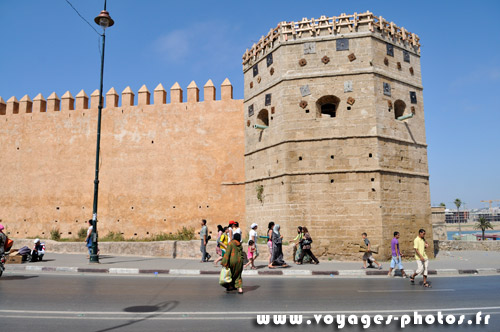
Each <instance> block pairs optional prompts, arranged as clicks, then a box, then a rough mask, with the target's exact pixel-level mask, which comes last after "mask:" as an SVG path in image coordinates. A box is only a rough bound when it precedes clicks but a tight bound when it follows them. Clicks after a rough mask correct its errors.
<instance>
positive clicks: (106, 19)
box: [94, 10, 115, 29]
mask: <svg viewBox="0 0 500 332" xmlns="http://www.w3.org/2000/svg"><path fill="white" fill-rule="evenodd" d="M94 22H95V23H96V24H97V25H100V26H101V27H102V28H103V29H106V28H109V27H110V26H113V24H115V21H113V19H112V18H111V16H109V13H108V12H107V11H105V10H103V11H101V13H100V14H99V16H97V17H96V18H95V19H94Z"/></svg>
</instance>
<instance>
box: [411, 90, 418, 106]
mask: <svg viewBox="0 0 500 332" xmlns="http://www.w3.org/2000/svg"><path fill="white" fill-rule="evenodd" d="M410 101H411V103H412V104H416V103H417V93H416V92H415V91H410Z"/></svg>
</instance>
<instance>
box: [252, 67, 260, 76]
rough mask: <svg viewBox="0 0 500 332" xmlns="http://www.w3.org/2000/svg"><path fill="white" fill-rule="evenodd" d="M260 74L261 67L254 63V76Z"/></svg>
mask: <svg viewBox="0 0 500 332" xmlns="http://www.w3.org/2000/svg"><path fill="white" fill-rule="evenodd" d="M257 75H259V67H257V64H255V65H253V77H255V76H257Z"/></svg>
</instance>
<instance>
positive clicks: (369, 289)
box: [0, 273, 500, 332]
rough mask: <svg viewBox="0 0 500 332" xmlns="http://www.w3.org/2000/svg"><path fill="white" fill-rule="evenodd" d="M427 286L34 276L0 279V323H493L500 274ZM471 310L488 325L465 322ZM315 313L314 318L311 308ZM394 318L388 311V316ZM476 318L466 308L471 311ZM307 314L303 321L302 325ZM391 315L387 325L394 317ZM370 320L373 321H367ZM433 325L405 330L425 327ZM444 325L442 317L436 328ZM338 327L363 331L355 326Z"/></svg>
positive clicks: (132, 327)
mask: <svg viewBox="0 0 500 332" xmlns="http://www.w3.org/2000/svg"><path fill="white" fill-rule="evenodd" d="M432 281H433V288H432V289H424V288H423V287H421V286H418V285H416V286H411V285H410V284H409V282H408V280H407V279H400V278H397V279H389V278H387V279H385V278H384V279H382V278H377V279H342V278H338V277H327V278H318V277H315V278H284V277H281V278H275V277H248V278H246V279H245V280H244V286H245V291H246V292H245V294H244V295H238V294H236V293H230V294H226V293H225V292H224V291H223V289H222V288H221V287H220V286H218V285H217V279H216V278H214V277H149V276H148V277H145V276H144V277H141V276H110V275H104V276H99V275H94V274H92V275H90V274H88V275H51V274H44V275H36V274H18V273H7V274H5V275H4V276H3V277H2V278H0V330H1V331H30V330H40V331H72V332H78V331H85V332H89V331H102V332H104V331H196V330H203V331H218V332H220V331H232V330H234V331H250V330H252V331H268V330H269V331H273V330H281V331H283V330H288V329H290V330H296V331H298V330H299V327H298V326H294V325H290V324H288V325H286V326H282V327H281V328H278V327H276V326H274V327H269V326H267V327H264V326H262V325H258V324H257V321H256V317H257V315H258V314H271V320H272V318H273V317H272V314H304V320H303V323H302V325H301V328H303V329H304V330H307V331H309V330H310V331H317V330H318V331H332V330H335V328H334V326H336V324H337V322H336V321H334V323H333V325H328V324H325V323H324V319H325V318H326V319H327V320H328V319H329V317H325V315H327V314H331V315H333V316H334V318H335V317H336V315H337V314H341V313H343V314H347V315H348V314H358V315H359V316H361V315H363V314H368V315H371V316H374V315H376V314H381V315H383V319H384V322H385V321H386V320H387V317H388V315H395V316H396V317H397V319H398V321H397V322H393V323H391V324H389V325H388V326H385V325H383V326H373V325H372V326H370V328H368V329H366V330H364V331H370V330H376V331H382V330H384V331H386V330H390V331H392V330H394V331H396V330H400V329H399V326H400V321H399V320H401V319H402V317H401V315H404V314H407V313H409V314H411V315H412V316H413V311H415V310H418V312H419V313H421V314H423V315H424V317H425V315H428V314H433V315H435V314H436V313H437V311H442V312H443V314H444V315H448V314H455V315H457V318H458V316H459V315H465V322H464V324H465V326H462V328H459V330H468V331H498V329H499V327H500V300H499V295H500V277H499V276H485V277H454V278H451V277H450V278H447V277H442V278H435V279H433V280H432ZM477 311H482V317H483V320H484V317H485V315H486V314H490V315H491V318H490V321H489V325H482V326H467V322H468V320H469V319H470V318H471V317H472V315H475V313H476V312H477ZM315 314H316V315H323V316H322V318H321V321H323V323H322V324H319V325H318V324H316V320H315V318H314V315H315ZM395 319H396V318H395ZM473 319H474V321H475V317H474V318H473ZM307 320H311V322H312V323H311V324H310V325H307V323H306V322H307ZM394 323H395V324H394ZM372 324H373V323H372ZM435 329H437V328H436V326H433V327H430V328H429V327H422V326H415V325H413V326H408V327H407V328H405V330H408V331H415V330H426V331H434V330H435ZM444 329H446V330H450V328H449V326H445V327H443V330H444ZM344 330H347V331H358V330H363V329H362V328H361V327H360V326H356V327H349V326H348V327H347V328H345V329H344Z"/></svg>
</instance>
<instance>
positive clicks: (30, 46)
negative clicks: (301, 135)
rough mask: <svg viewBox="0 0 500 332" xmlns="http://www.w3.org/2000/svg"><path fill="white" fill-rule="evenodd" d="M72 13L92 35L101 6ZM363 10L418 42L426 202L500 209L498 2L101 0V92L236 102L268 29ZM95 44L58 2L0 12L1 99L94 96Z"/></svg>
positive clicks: (92, 1)
mask: <svg viewBox="0 0 500 332" xmlns="http://www.w3.org/2000/svg"><path fill="white" fill-rule="evenodd" d="M70 2H71V3H72V4H73V5H74V6H75V7H76V8H77V9H78V10H79V12H80V13H81V14H82V16H83V17H85V18H86V19H87V20H88V21H90V22H91V24H93V25H95V24H94V23H93V18H94V17H95V16H96V15H98V14H99V12H100V11H101V10H102V7H103V0H70ZM366 10H370V11H372V12H373V13H374V14H376V15H381V16H383V17H384V18H385V19H387V20H389V21H394V22H395V23H396V24H398V25H400V26H404V27H405V28H406V29H408V30H409V31H411V32H415V33H416V34H418V35H419V36H420V38H421V44H422V48H421V55H422V58H421V64H422V76H423V85H424V105H425V106H424V107H425V117H426V129H427V143H428V145H429V148H428V156H429V171H430V175H431V178H430V184H431V201H432V203H433V204H439V203H440V202H444V203H446V204H447V206H451V205H452V201H453V200H454V199H455V198H457V197H458V198H460V199H462V201H464V202H466V206H467V208H474V207H485V206H487V205H486V204H484V203H481V202H480V201H481V200H488V199H500V171H499V170H500V148H499V144H500V130H499V129H500V106H499V105H500V103H499V100H498V99H497V98H499V97H500V33H499V31H500V28H499V27H498V17H500V15H499V14H500V1H435V0H434V1H423V0H421V1H333V0H330V1H321V0H316V1H305V2H304V1H295V0H288V1H252V2H248V1H234V0H233V1H159V0H158V1H153V0H142V1H137V0H136V1H132V0H108V11H109V12H110V15H111V17H112V18H113V19H114V20H115V26H113V27H111V28H110V29H108V30H107V39H106V64H105V78H104V90H105V91H107V90H109V89H110V88H111V87H115V89H116V90H117V91H118V92H121V91H122V90H123V89H124V88H125V87H126V86H130V87H131V88H132V90H134V91H137V90H138V89H139V88H140V87H141V86H142V85H143V84H146V85H147V86H148V88H149V89H150V91H152V90H153V89H154V88H155V87H156V85H158V83H162V84H163V85H164V87H165V88H166V89H167V90H168V89H169V88H170V87H171V86H172V85H173V84H174V83H175V82H179V84H180V85H181V86H182V87H183V89H185V88H186V87H187V85H188V84H189V83H190V82H191V81H192V80H195V81H196V83H197V84H198V86H199V87H200V88H201V87H202V86H203V85H204V84H205V83H206V81H207V80H208V79H212V81H213V82H214V84H215V85H216V86H219V85H220V84H221V83H222V81H223V80H224V78H226V77H228V78H229V80H230V81H231V82H232V84H233V86H234V97H235V98H238V99H242V98H243V75H242V71H241V56H242V54H243V52H244V51H245V49H246V48H250V47H251V45H252V44H253V43H254V42H256V41H257V40H258V39H259V38H260V37H261V36H262V35H263V34H266V33H267V32H268V31H269V29H270V28H272V27H275V26H276V25H277V24H278V23H279V22H281V21H285V20H287V21H291V20H295V21H296V20H300V19H302V18H303V17H308V18H311V17H315V18H317V17H319V16H321V15H327V16H332V15H339V14H341V13H348V14H351V13H354V12H358V13H360V12H365V11H366ZM96 28H98V27H97V26H96ZM98 38H99V37H98V35H97V34H96V33H95V32H94V31H93V30H92V29H91V28H90V27H89V26H88V25H87V24H86V23H85V22H84V21H83V20H82V19H80V17H78V15H77V14H76V13H75V12H74V11H73V9H72V8H71V7H70V6H69V5H68V4H67V2H66V1H65V0H52V1H39V0H24V1H0V45H1V46H0V96H2V97H3V99H4V100H7V99H8V98H10V97H11V96H16V97H17V98H18V99H21V98H22V97H23V96H24V95H25V94H28V95H29V96H30V97H31V98H33V97H34V96H35V95H36V94H38V93H40V92H41V93H42V94H43V95H44V96H45V97H48V95H49V94H50V93H52V92H53V91H55V92H56V93H57V94H58V95H59V97H61V96H62V95H63V94H64V92H66V91H68V90H69V91H70V92H71V93H72V94H73V96H75V95H76V94H77V93H78V92H79V91H80V90H81V89H84V90H85V91H86V92H87V94H88V95H90V94H91V93H92V91H94V90H95V89H96V88H98V85H99V65H100V55H99V39H98ZM217 94H218V96H219V94H220V89H218V91H217ZM218 98H219V97H218ZM496 204H498V203H496Z"/></svg>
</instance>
